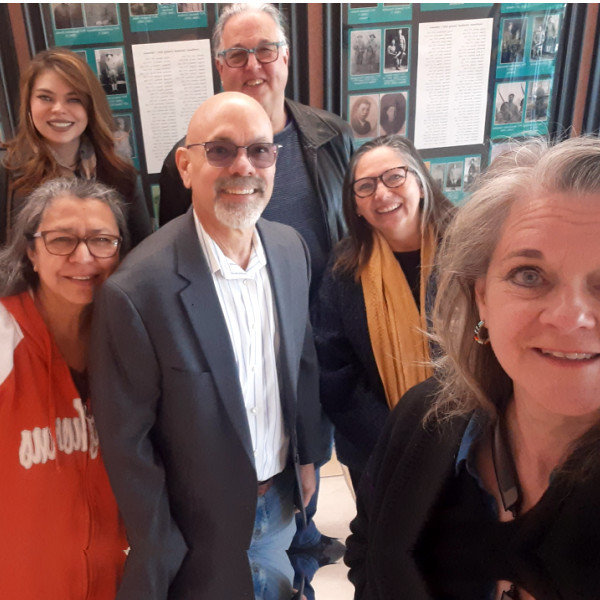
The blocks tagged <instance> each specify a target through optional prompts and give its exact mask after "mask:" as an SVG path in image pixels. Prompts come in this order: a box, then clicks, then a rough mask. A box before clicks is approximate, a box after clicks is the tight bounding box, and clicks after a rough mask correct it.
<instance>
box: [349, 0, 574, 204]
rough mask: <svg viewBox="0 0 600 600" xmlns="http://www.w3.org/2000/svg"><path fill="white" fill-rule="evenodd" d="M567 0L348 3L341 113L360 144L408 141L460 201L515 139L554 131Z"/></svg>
mask: <svg viewBox="0 0 600 600" xmlns="http://www.w3.org/2000/svg"><path fill="white" fill-rule="evenodd" d="M565 7H566V4H564V3H544V4H538V3H502V4H499V3H496V4H492V3H468V4H466V3H465V4H461V3H451V4H450V3H448V4H444V3H431V4H396V3H394V4H389V3H349V4H346V5H344V7H343V14H342V20H343V33H342V56H343V61H342V75H341V77H342V90H343V96H344V97H343V98H342V100H343V101H342V106H343V110H344V111H345V112H344V114H343V116H344V117H345V118H346V119H347V120H348V122H349V123H350V125H351V127H352V129H353V132H354V135H355V137H356V139H357V141H358V143H359V144H361V143H364V142H366V141H368V140H369V139H372V138H374V137H376V136H378V135H383V134H390V133H399V134H402V135H406V136H407V137H408V138H410V139H411V140H412V141H413V142H414V143H415V145H416V147H417V148H418V149H419V150H420V151H421V154H422V155H423V157H424V159H425V161H426V164H427V166H428V167H429V168H430V170H431V173H432V174H433V176H434V178H435V179H436V180H437V181H438V182H439V183H440V185H441V187H442V189H443V190H444V192H445V193H446V195H447V196H448V197H449V198H450V199H451V200H453V201H455V202H458V201H460V200H461V199H462V198H463V197H464V196H465V195H466V194H468V190H469V186H470V185H471V183H472V182H473V180H474V179H475V177H476V175H477V174H478V173H479V171H480V170H481V169H482V168H483V167H485V166H486V165H487V164H489V162H490V160H491V159H492V158H493V157H494V156H495V155H496V154H497V153H498V152H500V151H502V149H503V148H504V147H506V146H505V145H506V144H510V141H511V140H513V139H515V138H517V139H522V138H527V137H530V136H537V135H545V134H548V132H549V128H550V126H551V124H552V119H553V113H552V96H553V91H554V87H555V86H554V83H555V82H554V79H555V73H556V63H557V57H558V56H559V54H560V52H561V30H562V25H563V20H564V15H565Z"/></svg>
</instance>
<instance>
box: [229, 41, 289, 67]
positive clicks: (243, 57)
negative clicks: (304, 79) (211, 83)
mask: <svg viewBox="0 0 600 600" xmlns="http://www.w3.org/2000/svg"><path fill="white" fill-rule="evenodd" d="M286 45H287V44H286V42H263V43H262V44H259V45H258V46H256V47H255V48H227V50H221V51H220V52H217V56H218V57H219V58H221V57H223V58H224V59H225V64H226V65H227V66H228V67H231V68H232V69H240V68H242V67H245V66H246V65H247V64H248V57H249V56H250V54H254V56H255V58H256V60H257V61H258V62H259V63H260V64H261V65H265V64H268V63H272V62H275V61H276V60H277V59H278V58H279V48H281V47H282V46H286Z"/></svg>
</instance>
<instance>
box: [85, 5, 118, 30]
mask: <svg viewBox="0 0 600 600" xmlns="http://www.w3.org/2000/svg"><path fill="white" fill-rule="evenodd" d="M83 6H84V9H85V24H86V25H87V26H88V27H107V26H109V25H118V24H119V18H118V17H117V5H116V4H97V3H89V4H88V3H86V4H84V5H83Z"/></svg>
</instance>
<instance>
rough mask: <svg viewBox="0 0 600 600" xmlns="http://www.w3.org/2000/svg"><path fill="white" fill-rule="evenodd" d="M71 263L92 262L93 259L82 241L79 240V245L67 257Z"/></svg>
mask: <svg viewBox="0 0 600 600" xmlns="http://www.w3.org/2000/svg"><path fill="white" fill-rule="evenodd" d="M69 260H70V261H71V262H77V263H88V262H92V261H93V260H94V257H93V256H92V255H91V254H90V251H89V249H88V247H87V245H86V243H85V242H84V241H83V240H79V244H77V247H76V248H75V250H73V252H72V253H71V255H70V256H69Z"/></svg>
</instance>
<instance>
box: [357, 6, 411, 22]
mask: <svg viewBox="0 0 600 600" xmlns="http://www.w3.org/2000/svg"><path fill="white" fill-rule="evenodd" d="M411 19H412V3H408V2H407V3H406V4H401V3H396V2H383V3H378V2H350V4H349V5H348V23H349V24H350V25H359V24H360V23H395V22H397V21H410V20H411Z"/></svg>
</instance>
